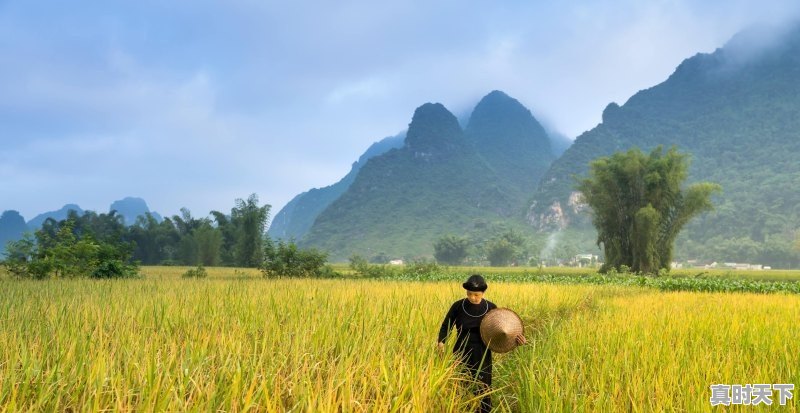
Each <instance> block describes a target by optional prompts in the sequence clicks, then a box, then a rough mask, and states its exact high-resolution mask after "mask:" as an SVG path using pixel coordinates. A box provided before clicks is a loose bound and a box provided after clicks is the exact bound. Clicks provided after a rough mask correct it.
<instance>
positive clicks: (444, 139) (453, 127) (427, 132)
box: [405, 103, 462, 151]
mask: <svg viewBox="0 0 800 413" xmlns="http://www.w3.org/2000/svg"><path fill="white" fill-rule="evenodd" d="M461 138H462V131H461V126H459V124H458V119H456V117H455V115H453V114H452V113H450V111H449V110H447V108H445V107H444V105H442V104H441V103H426V104H424V105H422V106H420V107H418V108H417V109H416V110H415V111H414V117H413V118H412V119H411V123H410V124H409V125H408V132H407V134H406V141H405V143H406V146H407V147H409V148H410V149H413V150H421V151H427V150H430V149H437V148H446V147H449V146H453V145H456V144H458V143H459V141H460V140H461Z"/></svg>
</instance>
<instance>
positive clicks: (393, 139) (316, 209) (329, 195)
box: [267, 133, 405, 240]
mask: <svg viewBox="0 0 800 413" xmlns="http://www.w3.org/2000/svg"><path fill="white" fill-rule="evenodd" d="M404 139H405V133H401V134H399V135H395V136H390V137H387V138H384V139H381V140H380V141H378V142H375V143H373V144H372V145H370V147H369V148H368V149H367V150H366V152H364V153H363V154H362V155H361V156H360V157H359V158H358V160H357V161H356V162H354V163H353V166H352V167H351V168H350V172H349V173H348V174H347V175H345V176H344V178H342V179H340V180H339V181H338V182H336V183H335V184H332V185H329V186H326V187H323V188H313V189H310V190H308V191H306V192H303V193H301V194H299V195H297V196H295V197H294V198H293V199H292V200H291V201H289V203H287V204H286V205H285V206H284V207H283V208H281V210H280V211H278V213H277V214H275V217H274V218H273V219H272V222H271V223H270V227H269V230H268V231H267V234H268V235H269V236H270V237H271V238H274V239H295V240H299V239H302V238H303V237H304V236H305V235H306V233H307V232H308V230H309V229H310V228H311V225H312V224H314V220H315V219H316V218H317V216H318V215H319V214H320V213H321V212H322V211H323V210H325V208H327V207H328V206H329V205H330V204H331V203H332V202H333V201H335V200H336V199H337V198H339V196H341V195H342V194H343V193H344V191H346V190H347V188H349V187H350V185H351V184H352V183H353V181H354V180H355V178H356V175H357V174H358V171H359V170H361V167H362V166H364V164H365V163H366V162H367V160H369V159H370V158H372V157H374V156H378V155H381V154H383V153H385V152H387V151H389V150H390V149H394V148H398V147H401V146H403V140H404Z"/></svg>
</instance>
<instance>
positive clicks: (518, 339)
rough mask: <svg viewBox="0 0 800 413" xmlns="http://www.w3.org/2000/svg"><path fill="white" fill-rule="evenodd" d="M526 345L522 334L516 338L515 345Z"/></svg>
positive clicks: (526, 341)
mask: <svg viewBox="0 0 800 413" xmlns="http://www.w3.org/2000/svg"><path fill="white" fill-rule="evenodd" d="M527 343H528V340H526V339H525V336H523V335H522V334H520V335H518V336H517V344H519V345H520V346H521V345H523V344H527Z"/></svg>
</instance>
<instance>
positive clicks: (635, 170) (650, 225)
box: [577, 146, 721, 273]
mask: <svg viewBox="0 0 800 413" xmlns="http://www.w3.org/2000/svg"><path fill="white" fill-rule="evenodd" d="M688 168H689V159H688V156H687V155H686V154H682V153H679V152H678V150H677V149H676V148H674V147H673V148H671V149H669V150H668V151H667V152H666V153H664V151H663V148H662V147H661V146H659V147H657V148H655V149H653V151H652V152H651V153H650V154H649V155H647V154H644V153H642V151H640V150H639V149H631V150H629V151H627V152H617V153H615V154H613V155H611V156H609V157H602V158H599V159H596V160H594V161H592V162H591V163H590V167H589V176H588V177H586V178H582V179H579V182H578V185H577V188H578V190H579V191H581V193H582V194H583V198H584V201H585V202H586V203H587V204H588V205H589V206H590V207H591V208H592V211H593V222H594V225H595V227H596V228H597V245H598V246H600V245H601V244H602V247H603V249H604V252H605V259H606V263H605V265H604V267H603V269H604V270H605V269H609V268H616V269H620V268H621V266H623V265H625V266H627V267H629V268H631V270H632V271H634V272H641V273H655V272H657V271H658V270H659V269H661V268H664V269H669V267H670V262H671V261H672V252H673V247H674V243H675V238H676V237H677V236H678V233H679V232H680V230H681V228H683V226H684V225H686V223H687V222H689V220H690V219H691V218H692V217H694V216H696V215H698V214H700V213H702V212H704V211H708V210H711V209H712V208H713V205H712V203H711V195H712V194H714V193H715V192H718V191H720V190H721V188H720V186H719V185H717V184H714V183H708V182H702V183H696V184H693V185H690V186H688V187H686V188H683V187H682V185H683V182H684V181H685V180H686V176H687V170H688Z"/></svg>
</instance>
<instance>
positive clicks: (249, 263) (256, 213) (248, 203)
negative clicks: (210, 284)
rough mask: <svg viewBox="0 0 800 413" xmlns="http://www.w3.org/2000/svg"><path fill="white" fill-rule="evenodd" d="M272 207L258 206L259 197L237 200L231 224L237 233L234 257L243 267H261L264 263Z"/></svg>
mask: <svg viewBox="0 0 800 413" xmlns="http://www.w3.org/2000/svg"><path fill="white" fill-rule="evenodd" d="M270 208H271V206H270V205H269V204H265V205H262V206H259V205H258V195H256V194H251V195H250V196H249V197H248V198H247V199H246V200H243V199H237V200H236V206H235V207H234V208H233V209H232V210H231V223H232V224H233V226H234V228H235V231H236V244H235V245H234V253H233V257H234V259H235V262H236V265H238V266H241V267H259V266H261V264H262V263H263V261H264V239H265V236H266V226H267V220H269V210H270Z"/></svg>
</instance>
